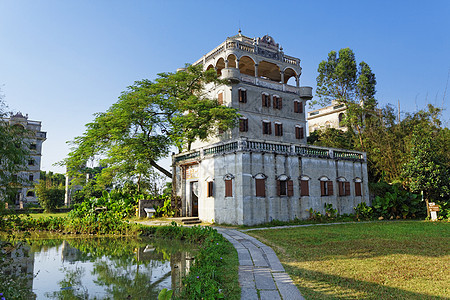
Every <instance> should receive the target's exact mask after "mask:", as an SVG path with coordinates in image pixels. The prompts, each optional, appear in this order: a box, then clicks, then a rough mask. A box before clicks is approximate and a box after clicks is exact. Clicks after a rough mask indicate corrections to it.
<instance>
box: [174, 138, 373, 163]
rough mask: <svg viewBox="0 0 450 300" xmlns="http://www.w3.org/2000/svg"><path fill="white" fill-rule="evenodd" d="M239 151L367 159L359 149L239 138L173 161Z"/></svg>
mask: <svg viewBox="0 0 450 300" xmlns="http://www.w3.org/2000/svg"><path fill="white" fill-rule="evenodd" d="M239 151H252V152H269V153H279V154H288V155H298V156H304V157H316V158H323V159H332V160H351V161H361V162H364V161H366V153H364V152H359V151H350V150H345V149H335V148H326V147H317V146H311V145H306V144H287V143H277V142H267V141H264V140H252V139H246V138H239V139H235V140H232V141H227V142H222V143H217V144H214V145H209V146H205V147H202V148H198V149H194V150H192V151H189V152H183V153H179V154H176V155H174V156H173V162H174V163H179V162H183V163H190V162H194V161H199V160H201V159H203V158H204V157H209V156H214V155H222V154H225V153H231V152H239Z"/></svg>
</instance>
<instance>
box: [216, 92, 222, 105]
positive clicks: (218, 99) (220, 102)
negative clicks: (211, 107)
mask: <svg viewBox="0 0 450 300" xmlns="http://www.w3.org/2000/svg"><path fill="white" fill-rule="evenodd" d="M217 102H219V105H223V93H219V95H218V96H217Z"/></svg>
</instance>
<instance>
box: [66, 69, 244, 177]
mask: <svg viewBox="0 0 450 300" xmlns="http://www.w3.org/2000/svg"><path fill="white" fill-rule="evenodd" d="M210 84H226V82H224V81H221V80H219V79H218V78H217V75H216V73H215V72H214V70H209V71H203V68H202V66H201V65H198V66H187V68H185V69H184V70H183V71H179V72H176V73H162V74H159V75H158V78H157V79H156V80H155V81H150V80H146V79H145V80H141V81H136V82H135V83H134V84H133V85H132V86H130V87H128V89H127V90H126V91H125V92H123V93H122V94H121V96H120V97H119V101H118V102H117V103H115V104H113V105H112V106H111V107H110V108H109V109H108V110H107V111H106V112H104V113H98V114H96V117H95V120H94V121H93V122H92V123H89V124H87V125H86V127H87V129H86V132H85V133H84V134H83V135H82V136H79V137H77V138H75V141H74V142H73V145H74V147H73V149H72V152H70V153H69V157H68V158H67V159H66V160H65V163H66V164H67V166H68V169H69V171H70V173H71V175H76V174H77V172H78V171H79V170H80V169H82V167H83V166H85V165H86V162H87V161H89V160H98V161H100V164H101V165H103V166H107V168H105V169H104V170H103V171H102V174H103V175H104V176H105V177H108V178H109V180H110V181H113V179H114V177H116V178H123V177H126V176H128V177H130V176H131V177H132V176H141V175H143V174H146V172H147V171H148V169H149V168H150V167H154V168H156V169H157V170H158V171H160V172H162V173H163V174H165V175H166V176H168V177H171V176H172V174H171V173H170V172H169V171H168V170H166V169H164V168H163V167H162V166H160V165H159V164H158V163H157V161H158V160H159V159H161V158H163V157H166V156H168V155H169V151H170V148H171V147H172V146H175V147H176V148H177V149H178V151H180V152H181V151H182V150H183V149H186V150H190V147H191V144H192V142H194V141H195V140H196V139H199V140H205V139H207V138H208V137H210V136H211V135H214V134H216V133H217V132H218V131H219V130H227V129H229V128H232V127H234V126H235V125H236V121H237V118H238V114H237V111H236V110H235V109H233V108H230V107H226V106H223V105H220V104H219V103H218V101H217V100H216V99H211V98H209V97H208V96H207V94H206V87H207V85H210Z"/></svg>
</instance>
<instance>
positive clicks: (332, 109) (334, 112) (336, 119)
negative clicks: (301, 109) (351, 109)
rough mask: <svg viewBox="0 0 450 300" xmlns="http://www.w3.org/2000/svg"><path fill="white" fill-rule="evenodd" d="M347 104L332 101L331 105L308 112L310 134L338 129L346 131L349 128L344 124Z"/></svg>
mask: <svg viewBox="0 0 450 300" xmlns="http://www.w3.org/2000/svg"><path fill="white" fill-rule="evenodd" d="M345 111H346V108H345V104H342V103H338V102H337V101H332V102H331V105H329V106H326V107H322V108H319V109H316V110H312V111H310V112H308V132H309V133H311V132H314V131H316V130H319V129H320V130H324V129H326V128H336V129H340V130H342V131H346V130H347V127H346V126H344V125H343V124H342V121H343V120H344V115H345Z"/></svg>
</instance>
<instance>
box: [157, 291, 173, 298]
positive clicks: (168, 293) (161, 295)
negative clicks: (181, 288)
mask: <svg viewBox="0 0 450 300" xmlns="http://www.w3.org/2000/svg"><path fill="white" fill-rule="evenodd" d="M172 294H173V291H172V290H168V289H165V288H164V289H162V290H161V292H159V295H158V300H170V299H171V298H172Z"/></svg>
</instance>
